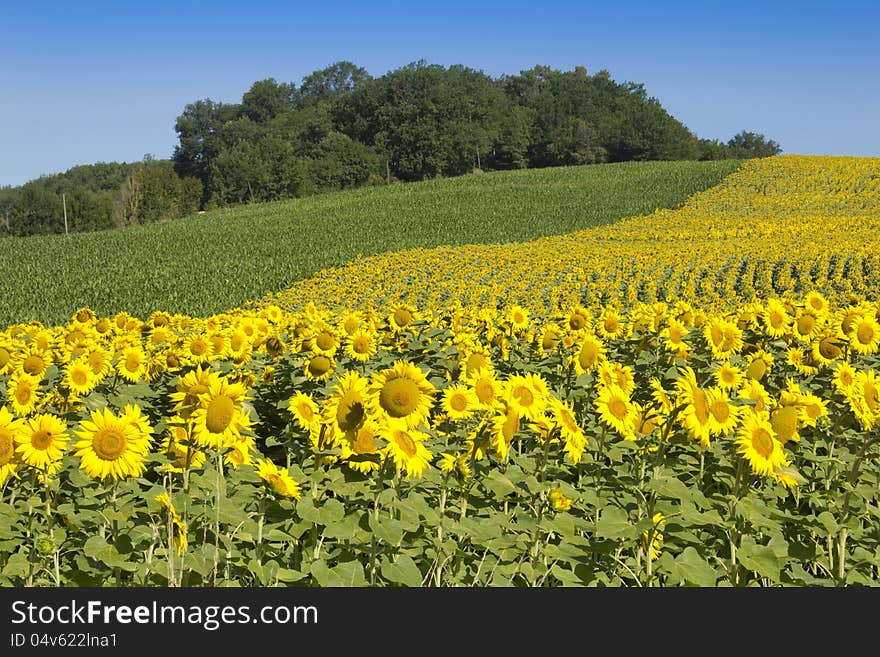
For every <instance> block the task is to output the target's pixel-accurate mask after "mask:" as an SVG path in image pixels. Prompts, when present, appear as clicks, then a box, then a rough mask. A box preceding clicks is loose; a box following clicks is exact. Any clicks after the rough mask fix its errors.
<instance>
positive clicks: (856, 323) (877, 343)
mask: <svg viewBox="0 0 880 657" xmlns="http://www.w3.org/2000/svg"><path fill="white" fill-rule="evenodd" d="M847 336H848V338H849V344H850V346H851V347H852V348H853V351H855V352H856V353H859V354H862V355H870V354H875V353H877V350H878V348H880V324H878V323H877V320H876V318H875V317H874V316H873V315H870V314H868V313H865V314H863V315H857V316H856V317H855V318H854V319H853V321H852V324H851V325H850V328H849V331H848V332H847Z"/></svg>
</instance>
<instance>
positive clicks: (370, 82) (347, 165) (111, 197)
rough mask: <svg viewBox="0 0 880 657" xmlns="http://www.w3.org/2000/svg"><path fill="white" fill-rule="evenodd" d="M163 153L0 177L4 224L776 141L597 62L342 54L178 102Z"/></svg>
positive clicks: (111, 220) (177, 211) (130, 219)
mask: <svg viewBox="0 0 880 657" xmlns="http://www.w3.org/2000/svg"><path fill="white" fill-rule="evenodd" d="M175 130H176V132H177V134H178V138H179V140H178V144H177V145H176V146H175V148H174V152H173V154H172V156H171V158H170V159H162V160H157V159H154V158H152V157H149V156H147V157H145V159H144V161H143V162H138V163H98V164H94V165H83V166H79V167H74V168H73V169H70V170H69V171H67V172H65V173H63V174H56V175H53V176H43V177H41V178H38V179H36V180H33V181H30V182H28V183H26V184H24V185H22V186H20V187H6V188H0V232H5V233H6V234H13V235H29V234H37V233H57V232H63V231H64V225H63V215H64V212H65V210H66V212H67V219H68V229H69V230H71V231H89V230H101V229H106V228H112V227H118V226H126V225H134V224H143V223H150V222H154V221H159V220H167V219H174V218H177V217H181V216H184V215H187V214H191V213H193V212H195V211H196V210H199V209H211V208H215V207H222V206H227V205H233V204H239V203H249V202H261V201H271V200H277V199H284V198H295V197H301V196H306V195H311V194H316V193H321V192H325V191H332V190H341V189H349V188H353V187H360V186H363V185H382V184H391V183H392V182H396V181H417V180H425V179H428V178H436V177H446V176H456V175H461V174H465V173H469V172H472V171H488V170H503V169H522V168H534V167H550V166H565V165H577V164H592V163H600V162H621V161H628V160H683V159H690V160H699V159H703V160H706V159H727V158H750V157H765V156H769V155H776V154H778V153H780V152H781V148H780V146H779V144H777V143H776V142H775V141H773V140H772V139H767V138H766V137H764V135H761V134H758V133H754V132H748V131H745V130H744V131H742V132H740V133H739V134H737V135H734V136H733V137H731V138H730V140H728V141H727V142H721V141H719V140H717V139H713V140H709V139H703V138H699V137H697V136H696V135H695V134H694V133H693V132H691V131H690V130H689V129H688V128H687V127H686V126H685V125H684V124H682V123H681V122H680V121H678V120H677V119H675V118H674V117H672V116H671V115H670V114H669V113H668V112H667V111H666V110H665V109H664V108H663V107H662V106H661V104H660V102H659V101H658V100H657V99H656V98H654V97H651V96H649V95H648V93H647V91H646V90H645V88H644V85H642V84H637V83H633V82H625V83H619V82H616V81H614V80H613V79H612V78H611V76H610V74H609V73H608V71H606V70H601V71H598V72H597V73H595V74H593V75H590V74H588V73H587V70H586V69H585V68H584V67H580V66H579V67H576V68H575V69H574V70H571V71H560V70H557V69H553V68H550V67H547V66H536V67H534V68H532V69H529V70H525V71H521V72H520V73H519V74H518V75H504V76H501V77H499V78H493V77H491V76H489V75H487V74H485V73H483V72H482V71H478V70H475V69H472V68H468V67H466V66H461V65H455V66H449V67H443V66H440V65H435V64H427V63H425V62H424V61H418V62H413V63H411V64H408V65H406V66H403V67H401V68H399V69H396V70H393V71H389V72H388V73H386V74H385V75H383V76H381V77H378V78H374V77H372V76H370V74H369V73H367V71H366V70H364V69H363V68H361V67H359V66H356V65H355V64H353V63H351V62H348V61H341V62H336V63H334V64H332V65H330V66H328V67H326V68H324V69H321V70H318V71H315V72H313V73H311V74H310V75H308V76H306V77H305V78H303V80H302V82H301V84H299V85H296V84H293V83H286V82H277V81H276V80H275V79H274V78H267V79H264V80H259V81H257V82H255V83H253V85H252V86H251V87H250V89H248V91H246V92H245V93H244V94H243V95H242V98H241V102H239V103H223V102H215V101H213V100H211V99H210V98H205V99H201V100H197V101H194V102H192V103H189V104H187V105H186V106H185V107H184V109H183V112H182V113H181V114H180V115H179V116H178V117H177V120H176V122H175Z"/></svg>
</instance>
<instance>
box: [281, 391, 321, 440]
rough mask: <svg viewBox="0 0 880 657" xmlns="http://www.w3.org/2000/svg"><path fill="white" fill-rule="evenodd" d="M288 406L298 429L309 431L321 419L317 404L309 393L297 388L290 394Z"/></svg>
mask: <svg viewBox="0 0 880 657" xmlns="http://www.w3.org/2000/svg"><path fill="white" fill-rule="evenodd" d="M288 408H289V409H290V412H291V414H292V415H293V419H294V420H296V423H297V424H298V425H299V427H300V429H305V430H306V431H311V430H312V428H313V427H314V426H315V425H316V424H318V423H320V421H321V416H320V411H319V410H318V404H317V403H316V402H315V400H314V399H312V397H311V395H308V394H306V393H304V392H301V391H299V390H297V391H296V392H295V393H294V394H293V395H291V396H290V400H289V402H288Z"/></svg>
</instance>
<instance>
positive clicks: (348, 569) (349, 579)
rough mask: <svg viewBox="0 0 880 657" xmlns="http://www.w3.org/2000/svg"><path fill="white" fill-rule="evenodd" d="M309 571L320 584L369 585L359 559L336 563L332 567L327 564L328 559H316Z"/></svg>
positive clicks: (325, 585)
mask: <svg viewBox="0 0 880 657" xmlns="http://www.w3.org/2000/svg"><path fill="white" fill-rule="evenodd" d="M309 572H311V574H312V576H314V578H315V580H316V581H317V582H318V585H319V586H324V587H340V586H346V587H350V586H366V585H367V580H366V578H365V577H364V568H363V566H361V564H360V562H359V561H345V562H343V563H339V564H336V565H335V566H333V567H332V568H331V567H329V566H328V565H327V562H326V561H315V562H313V563H312V565H311V567H310V568H309Z"/></svg>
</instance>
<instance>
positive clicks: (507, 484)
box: [483, 470, 516, 497]
mask: <svg viewBox="0 0 880 657" xmlns="http://www.w3.org/2000/svg"><path fill="white" fill-rule="evenodd" d="M483 485H484V486H485V487H486V488H488V489H489V490H490V491H491V492H492V494H493V495H495V497H504V496H505V495H510V494H511V493H515V492H516V485H515V484H514V483H513V482H512V481H511V480H510V479H508V478H507V477H506V476H504V475H503V474H501V473H500V472H498V471H497V470H490V471H489V474H487V475H486V476H485V477H484V478H483Z"/></svg>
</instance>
